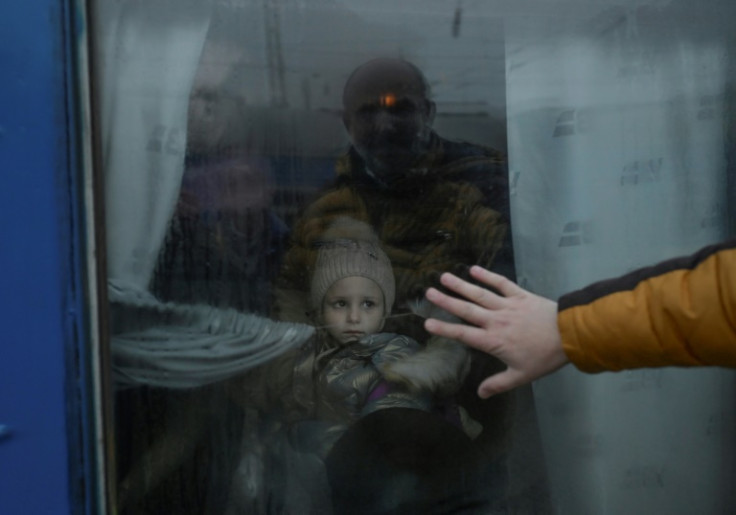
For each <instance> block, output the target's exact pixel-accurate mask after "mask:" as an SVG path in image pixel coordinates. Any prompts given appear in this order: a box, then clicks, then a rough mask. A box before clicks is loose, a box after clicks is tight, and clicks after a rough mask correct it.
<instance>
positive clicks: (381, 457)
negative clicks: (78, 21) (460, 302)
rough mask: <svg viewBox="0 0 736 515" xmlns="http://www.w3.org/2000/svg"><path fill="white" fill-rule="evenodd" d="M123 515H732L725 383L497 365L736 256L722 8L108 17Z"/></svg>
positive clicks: (100, 89) (409, 7)
mask: <svg viewBox="0 0 736 515" xmlns="http://www.w3.org/2000/svg"><path fill="white" fill-rule="evenodd" d="M92 5H93V12H94V18H93V23H94V34H95V39H94V41H93V50H94V51H93V54H94V62H93V65H94V66H93V70H92V73H93V76H94V77H93V78H94V84H95V86H96V91H95V96H96V98H97V100H98V101H97V103H96V108H97V110H98V112H97V115H98V116H99V121H100V124H99V131H100V141H101V148H100V152H101V162H102V165H103V170H102V174H103V175H104V182H105V198H104V208H105V212H106V232H107V249H106V258H107V263H106V264H107V270H108V296H109V300H110V329H111V338H110V341H111V346H112V349H111V350H112V359H113V363H112V365H113V380H114V390H115V395H114V399H111V402H112V403H113V404H114V409H115V414H116V427H115V432H116V434H115V442H116V469H117V474H118V478H117V480H118V493H117V496H118V505H119V508H120V513H123V514H128V513H130V514H140V513H208V514H210V513H212V514H235V513H263V514H272V513H294V514H297V513H298V514H309V513H313V514H329V513H336V514H337V513H351V514H352V513H509V514H511V513H514V514H519V513H523V514H527V513H528V514H545V513H565V514H578V513H579V514H589V513H649V512H651V513H714V514H715V513H726V512H730V511H732V510H734V509H735V508H736V499H735V498H734V494H733V493H732V488H731V487H730V485H731V484H732V483H733V481H734V479H735V478H734V475H735V472H736V462H734V448H733V447H734V444H733V442H734V433H735V427H734V415H733V413H732V409H730V407H731V406H732V404H733V401H734V375H733V373H732V372H731V371H726V370H713V369H711V370H682V369H657V370H644V371H631V372H624V373H619V374H600V375H595V376H592V375H585V374H583V373H581V372H580V371H578V370H576V369H574V368H573V367H567V368H565V369H564V370H562V371H561V372H559V373H557V374H555V375H553V376H550V377H548V378H545V379H543V380H540V381H538V382H536V383H535V384H533V385H531V386H525V387H521V388H518V389H516V390H514V391H512V392H509V393H506V394H502V395H498V396H496V397H493V398H491V399H489V400H480V399H479V398H478V397H477V395H476V388H477V386H478V384H479V383H480V381H481V380H482V379H483V378H485V377H486V376H488V375H489V374H491V373H493V372H495V371H498V370H501V369H502V368H503V365H502V364H500V363H499V362H498V361H496V360H495V359H493V358H490V357H489V356H486V355H485V354H481V353H479V352H476V351H471V350H469V349H468V348H466V347H464V346H462V345H461V344H459V343H457V342H454V341H451V340H445V339H441V338H438V337H430V336H429V335H428V334H427V333H426V332H425V331H424V329H423V320H424V318H426V317H427V316H430V315H432V316H437V315H438V314H437V313H436V312H432V308H431V307H430V306H429V305H428V304H427V303H426V301H424V300H423V295H424V292H425V291H426V289H427V288H428V287H430V286H435V287H437V286H439V276H440V274H441V273H442V272H445V271H451V272H454V273H456V274H458V275H460V276H465V277H467V271H468V267H469V266H470V265H473V264H480V265H482V266H484V267H486V268H490V269H492V270H495V271H498V272H500V273H502V274H504V275H506V276H507V277H509V278H511V279H513V280H515V281H517V282H518V283H519V284H521V285H522V286H524V287H525V288H527V289H529V290H531V291H533V292H535V293H538V294H540V295H544V296H547V297H550V298H557V297H559V296H560V295H561V294H563V293H565V292H567V291H569V290H571V289H574V288H578V287H581V286H584V285H586V284H589V283H590V282H592V281H596V280H599V279H603V278H606V277H610V276H613V275H617V274H621V273H624V272H627V271H630V270H634V269H636V268H639V267H642V266H645V265H648V264H650V263H652V262H656V261H659V260H662V259H664V258H668V257H672V256H675V255H681V254H685V253H689V252H692V251H694V250H696V249H698V248H700V247H701V246H703V245H706V244H710V243H714V242H717V241H721V240H723V239H725V238H727V237H729V236H731V237H732V236H733V227H734V219H733V210H732V209H730V208H729V206H731V205H732V203H733V198H734V191H736V190H735V189H734V173H733V170H734V156H736V154H735V153H734V144H733V141H734V128H733V127H734V108H733V106H734V101H735V99H736V97H734V91H735V90H734V71H735V69H736V68H735V66H734V64H735V63H736V61H735V59H734V53H733V48H734V41H733V36H732V31H731V30H730V27H731V25H732V22H733V21H734V19H735V15H736V12H734V10H735V9H736V8H735V7H734V6H733V5H732V4H731V2H729V1H727V0H710V1H708V2H704V3H700V4H696V3H693V2H685V1H683V0H672V1H659V0H657V1H655V0H652V1H644V0H626V1H624V0H619V1H613V0H611V1H599V2H588V1H582V0H581V1H573V0H554V1H552V0H546V1H538V0H537V1H534V0H525V1H517V2H490V1H482V0H475V1H472V0H456V1H445V0H422V1H418V0H392V1H388V0H385V1H384V0H372V1H370V2H366V1H362V0H310V1H306V0H258V1H256V0H219V1H218V0H211V1H195V0H177V1H176V2H174V1H173V0H151V1H148V2H141V1H134V0H127V1H114V0H102V1H94V2H92Z"/></svg>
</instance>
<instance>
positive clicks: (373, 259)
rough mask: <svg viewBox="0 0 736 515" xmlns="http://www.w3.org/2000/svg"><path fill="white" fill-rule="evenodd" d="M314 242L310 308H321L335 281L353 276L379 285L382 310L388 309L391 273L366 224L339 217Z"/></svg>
mask: <svg viewBox="0 0 736 515" xmlns="http://www.w3.org/2000/svg"><path fill="white" fill-rule="evenodd" d="M318 245H319V253H318V255H317V262H316V264H315V267H314V273H313V274H312V288H311V291H310V301H311V305H312V309H315V310H319V309H321V307H322V300H323V299H324V296H325V294H326V293H327V290H329V289H330V287H331V286H332V285H333V284H335V283H336V282H337V281H339V280H340V279H344V278H345V277H356V276H357V277H365V278H367V279H370V280H372V281H373V282H375V283H376V284H377V285H378V287H379V288H381V291H382V292H383V301H384V303H385V306H384V308H385V309H384V312H385V314H389V313H390V312H391V308H392V307H393V304H394V298H395V296H396V282H395V279H394V272H393V269H392V268H391V261H390V260H389V258H388V256H387V255H386V253H385V252H384V251H383V250H382V249H381V247H380V244H379V242H378V238H377V237H376V236H375V233H373V231H372V230H371V228H370V226H368V225H367V224H366V223H364V222H360V221H358V220H354V219H352V218H347V217H340V218H338V219H337V220H336V221H335V222H333V224H332V225H331V226H330V228H329V229H328V230H327V231H325V234H324V235H323V236H322V238H321V239H320V241H319V243H318Z"/></svg>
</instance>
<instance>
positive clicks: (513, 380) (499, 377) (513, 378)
mask: <svg viewBox="0 0 736 515" xmlns="http://www.w3.org/2000/svg"><path fill="white" fill-rule="evenodd" d="M532 380H533V378H532V377H529V376H527V375H526V374H524V373H523V372H521V371H519V370H516V369H512V368H507V369H506V370H504V371H503V372H498V373H497V374H493V375H491V376H488V377H487V378H485V379H484V380H483V382H482V383H480V385H479V386H478V397H480V398H481V399H487V398H488V397H491V396H493V395H498V394H499V393H504V392H507V391H509V390H513V389H514V388H517V387H519V386H521V385H524V384H527V383H530V382H531V381H532Z"/></svg>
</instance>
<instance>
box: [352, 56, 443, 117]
mask: <svg viewBox="0 0 736 515" xmlns="http://www.w3.org/2000/svg"><path fill="white" fill-rule="evenodd" d="M366 92H369V93H370V92H372V93H375V94H378V95H380V94H381V93H384V92H392V93H394V94H396V95H399V94H411V95H416V96H419V97H422V98H424V99H429V86H428V84H427V80H426V79H425V78H424V74H423V73H422V72H421V70H420V69H419V68H417V67H416V66H414V65H413V64H412V63H410V62H409V61H404V60H403V59H391V58H378V59H373V60H371V61H368V62H367V63H364V64H362V65H360V66H358V67H357V68H356V69H355V70H354V71H353V73H351V74H350V77H348V80H347V82H346V83H345V89H344V90H343V97H342V102H343V107H346V108H347V106H348V105H349V104H350V103H351V101H352V100H353V99H354V97H355V96H356V95H362V94H364V93H366Z"/></svg>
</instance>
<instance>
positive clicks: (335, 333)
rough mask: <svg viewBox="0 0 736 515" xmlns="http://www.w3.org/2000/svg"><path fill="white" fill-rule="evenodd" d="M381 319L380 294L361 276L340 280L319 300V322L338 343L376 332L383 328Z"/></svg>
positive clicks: (372, 283) (382, 310) (382, 304)
mask: <svg viewBox="0 0 736 515" xmlns="http://www.w3.org/2000/svg"><path fill="white" fill-rule="evenodd" d="M383 319H384V301H383V291H381V288H379V286H378V285H377V284H376V283H375V282H373V281H372V280H370V279H367V278H365V277H357V276H354V277H345V278H343V279H340V280H339V281H337V282H336V283H334V284H333V285H332V286H330V289H329V290H327V293H326V294H325V298H324V299H323V300H322V321H323V323H324V324H325V325H326V326H327V332H328V333H329V334H330V335H331V336H332V337H333V338H335V339H336V340H337V341H338V342H340V343H342V344H347V343H352V342H356V341H358V340H360V339H361V338H362V337H363V336H367V335H369V334H373V333H377V332H378V331H380V330H381V329H382V328H383Z"/></svg>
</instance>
